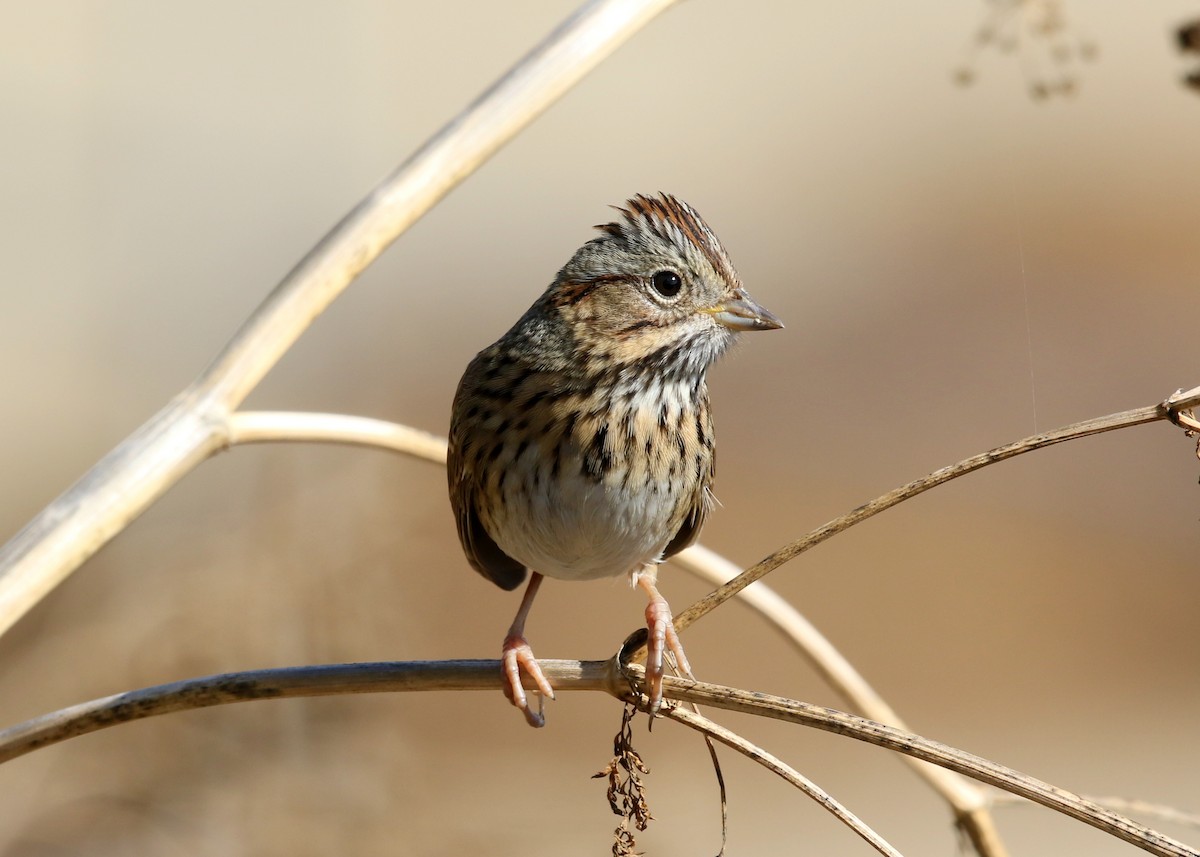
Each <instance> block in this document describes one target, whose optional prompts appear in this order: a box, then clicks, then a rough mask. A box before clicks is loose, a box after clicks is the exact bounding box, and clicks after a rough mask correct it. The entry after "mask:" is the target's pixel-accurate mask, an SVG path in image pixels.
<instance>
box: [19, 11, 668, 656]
mask: <svg viewBox="0 0 1200 857" xmlns="http://www.w3.org/2000/svg"><path fill="white" fill-rule="evenodd" d="M674 2H676V0H589V2H587V3H586V4H584V5H583V6H582V7H581V8H580V9H579V10H578V11H576V12H575V13H574V14H572V15H571V16H570V17H569V18H568V19H567V20H566V21H564V22H563V23H562V24H561V25H560V26H559V27H558V28H557V29H555V30H554V31H553V32H552V33H550V34H549V35H548V36H547V37H546V38H545V39H544V40H543V41H542V42H541V43H540V44H539V45H537V47H535V48H534V49H533V50H532V51H531V52H530V53H529V54H528V55H526V56H525V57H524V58H523V59H522V60H520V61H519V62H518V63H517V64H516V65H515V66H513V68H512V69H511V70H510V71H509V72H508V73H507V74H505V75H504V76H503V77H501V78H500V79H499V80H498V81H496V82H495V83H494V84H493V85H492V86H491V87H490V88H489V89H488V90H487V91H486V92H484V93H483V94H482V95H481V96H480V97H479V98H478V99H477V100H476V101H475V102H474V103H472V104H471V105H469V106H468V107H467V108H466V109H465V110H464V111H463V112H462V113H460V114H459V115H458V116H456V117H455V118H454V119H452V120H451V121H450V122H449V123H448V124H447V125H446V126H445V127H444V128H443V129H442V130H441V131H439V132H438V133H437V134H435V135H434V136H433V137H432V138H431V139H430V140H429V141H428V142H427V143H426V144H425V145H424V146H422V147H421V148H420V149H419V150H418V151H417V152H416V153H415V154H413V155H412V156H411V157H410V158H409V159H408V160H407V161H405V162H404V163H403V164H402V165H401V166H400V167H399V168H398V169H397V170H396V171H395V172H394V173H392V175H390V176H388V177H387V178H386V179H385V180H384V181H383V182H382V183H381V184H380V185H379V186H378V187H377V188H375V190H373V191H372V192H371V193H370V194H369V195H368V196H367V197H366V198H365V199H363V201H362V202H360V203H359V204H358V205H357V206H356V207H355V208H354V209H353V210H352V211H351V212H350V213H349V214H348V215H346V217H345V218H343V219H342V221H341V222H340V223H338V224H337V226H335V227H334V228H333V230H332V231H330V232H329V234H328V235H326V236H325V237H324V238H323V239H321V241H320V242H319V243H318V244H317V245H316V247H314V248H313V249H312V250H311V251H310V252H309V253H308V255H307V256H305V257H304V259H303V260H301V262H300V263H299V264H298V265H297V266H296V267H295V268H293V269H292V271H291V272H290V273H289V274H288V275H287V276H286V277H285V278H284V279H283V281H282V282H281V283H280V284H279V285H278V286H276V287H275V289H274V290H273V291H272V292H271V293H270V294H269V295H268V296H267V298H266V299H265V300H264V301H263V303H262V304H261V305H260V306H259V308H258V309H257V310H256V311H255V312H254V314H253V315H251V316H250V318H249V319H248V320H247V321H246V323H245V324H244V325H243V326H242V328H241V329H240V330H239V331H238V332H237V333H236V334H235V335H234V337H233V339H232V340H230V342H229V344H228V345H227V346H226V347H225V349H224V350H223V351H222V352H221V353H220V354H219V355H218V356H217V358H216V360H214V361H213V363H212V364H211V365H210V366H209V367H208V369H207V370H205V372H204V373H203V374H202V375H201V376H200V377H199V378H198V379H197V380H196V381H195V382H193V383H192V384H191V386H189V387H188V388H187V389H186V390H185V391H184V392H183V393H181V394H180V395H179V396H177V397H176V398H175V399H174V400H172V401H171V402H170V403H169V404H168V405H167V406H166V407H165V408H163V410H162V411H160V412H159V413H158V414H156V415H155V416H153V417H152V418H151V419H150V420H149V421H148V422H147V423H146V424H145V425H143V426H142V427H141V428H140V429H138V430H137V431H136V432H135V433H134V434H132V435H130V436H129V437H128V438H126V439H125V440H124V441H123V442H122V443H121V444H120V445H118V446H117V447H116V448H115V449H113V450H112V451H111V452H109V453H108V454H107V455H105V456H104V458H102V459H101V460H100V461H99V462H98V463H97V464H96V465H94V466H93V467H92V469H91V470H89V471H88V472H87V473H86V474H84V476H83V477H82V478H81V479H80V480H79V481H78V482H76V483H75V484H74V485H73V486H72V487H70V488H69V489H67V491H66V492H65V493H64V494H62V496H60V497H59V498H58V499H56V500H55V501H54V502H52V503H51V504H50V505H49V506H47V507H46V508H45V509H44V510H43V511H42V512H41V513H40V514H39V515H38V516H37V517H36V518H34V519H33V520H32V521H31V522H30V523H29V524H27V525H26V526H25V528H24V529H22V530H21V531H20V532H19V533H17V534H16V535H15V536H14V537H13V538H12V539H11V540H10V541H9V542H8V544H6V545H5V546H4V547H3V548H0V633H3V632H4V631H6V630H8V629H9V628H10V627H12V625H13V624H14V623H15V622H16V621H17V620H18V619H20V618H21V617H22V616H23V615H25V613H26V612H28V610H29V609H30V608H31V607H33V605H35V604H37V603H38V602H39V601H40V600H41V599H42V598H43V597H45V596H46V595H47V594H48V593H49V592H50V591H51V590H53V589H54V587H56V586H57V585H58V584H59V583H61V582H62V581H63V580H65V579H66V578H67V577H68V576H69V575H70V574H71V572H73V571H74V570H75V569H76V568H78V567H79V566H80V565H81V564H82V563H83V562H84V561H85V560H87V559H88V557H90V556H91V555H92V554H94V553H95V552H96V551H97V550H99V549H100V548H101V547H102V546H103V545H104V544H105V543H106V542H108V540H109V539H111V538H112V537H113V536H115V535H116V534H117V533H119V532H120V531H121V530H123V529H124V528H125V527H126V526H128V525H129V523H130V522H131V521H132V520H133V519H134V518H136V517H137V516H138V515H139V514H141V513H142V512H143V511H145V510H146V509H147V508H148V507H149V506H150V505H151V504H152V503H154V501H155V500H157V499H158V498H159V497H160V496H162V494H163V493H165V492H166V490H167V489H168V488H170V487H171V486H172V485H174V484H175V483H176V482H178V481H179V480H180V479H182V478H183V477H184V476H185V475H186V474H187V473H189V472H190V471H191V470H192V469H194V468H195V467H196V466H197V465H199V464H200V463H201V462H202V461H204V460H205V459H206V458H208V457H209V456H210V455H212V454H213V453H215V452H217V451H218V450H220V449H221V448H222V447H223V446H224V445H225V443H226V423H227V420H228V418H229V415H230V414H231V413H232V412H233V411H234V410H236V408H237V407H238V406H239V405H240V404H241V403H242V401H244V399H245V398H246V396H247V395H248V394H249V393H250V391H251V390H253V389H254V387H255V386H256V385H257V384H258V382H259V381H261V380H262V378H263V376H264V375H265V374H266V373H267V372H268V371H269V370H270V369H271V367H272V366H274V365H275V363H276V362H277V361H278V360H279V358H280V357H281V356H282V355H283V354H284V353H285V352H286V351H287V349H288V348H290V347H291V346H292V344H293V343H294V342H295V341H296V339H297V338H299V336H300V335H301V334H302V333H303V332H304V331H305V330H306V329H307V328H308V326H309V325H310V324H311V323H312V321H313V320H314V319H315V318H316V317H317V316H318V315H320V314H321V313H322V312H323V311H324V310H325V309H326V307H328V306H329V304H330V303H331V302H332V301H333V300H334V299H335V298H336V297H337V296H338V295H340V294H341V293H342V291H344V290H345V289H346V287H347V286H348V285H349V284H350V283H351V281H353V280H354V278H355V277H356V276H358V274H359V273H361V272H362V270H363V269H364V268H366V267H367V266H368V265H369V264H370V263H371V262H372V261H374V260H375V259H376V258H377V257H378V256H379V254H380V253H382V252H383V251H384V249H386V248H387V247H388V245H390V244H391V243H392V242H393V241H394V240H396V238H398V237H399V236H400V235H401V234H402V233H403V232H404V231H405V230H406V229H408V227H409V226H411V225H412V224H413V223H414V222H415V221H416V220H417V219H418V218H420V217H421V216H422V215H424V214H425V212H427V211H428V210H429V209H430V208H432V207H433V206H434V205H435V204H436V203H437V202H438V201H439V200H440V199H441V198H442V197H443V196H445V195H446V194H447V193H448V192H449V191H450V190H451V189H452V188H454V187H455V186H456V185H458V184H459V183H460V182H461V181H462V180H463V179H465V178H466V177H467V176H469V175H470V174H471V173H472V172H474V171H475V169H476V168H478V167H479V165H480V164H482V163H483V162H485V161H486V160H487V159H488V158H489V157H491V156H492V155H493V154H494V153H495V152H496V151H497V150H498V149H499V148H500V147H501V146H503V145H504V144H505V143H507V142H508V141H509V140H510V139H512V138H513V137H514V136H515V135H516V134H517V133H518V132H519V131H521V129H523V128H524V127H526V126H527V125H528V124H529V123H530V122H531V121H533V119H534V118H536V117H537V116H538V115H540V114H541V113H542V112H543V111H544V110H545V109H546V108H547V107H549V106H550V105H551V104H552V103H554V102H555V101H556V100H557V99H558V98H559V97H560V96H561V95H562V94H563V93H564V92H566V91H567V90H568V89H570V88H571V87H572V86H573V85H574V84H576V83H577V82H578V81H579V80H580V79H581V78H582V77H583V76H584V75H585V74H587V72H589V71H590V70H591V69H592V68H594V67H595V66H596V65H597V64H598V63H599V62H601V61H602V60H603V59H604V58H605V57H607V56H608V55H609V54H610V53H611V52H612V51H614V50H615V49H616V48H617V47H618V46H620V45H621V44H622V43H623V42H625V41H626V40H627V39H628V38H629V37H630V36H632V35H633V34H634V33H636V32H637V31H638V30H639V29H641V28H642V27H643V26H645V25H646V24H647V23H648V22H649V21H650V20H651V19H652V18H654V17H655V16H656V15H658V14H659V13H660V12H662V11H663V10H665V9H667V8H668V7H669V6H671V5H672V4H673V3H674Z"/></svg>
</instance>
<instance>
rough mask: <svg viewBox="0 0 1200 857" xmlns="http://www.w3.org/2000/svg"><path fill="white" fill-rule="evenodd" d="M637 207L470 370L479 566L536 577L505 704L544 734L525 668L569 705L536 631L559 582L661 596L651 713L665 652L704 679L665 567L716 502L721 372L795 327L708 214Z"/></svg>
mask: <svg viewBox="0 0 1200 857" xmlns="http://www.w3.org/2000/svg"><path fill="white" fill-rule="evenodd" d="M626 205H627V206H628V207H627V208H624V209H618V211H620V212H621V215H622V216H621V219H619V220H618V221H617V222H615V223H609V224H607V225H605V226H601V227H598V228H599V229H600V231H601V233H602V234H601V235H600V237H598V238H594V239H592V240H591V241H589V242H588V243H586V244H584V245H583V246H582V247H580V248H579V250H578V251H576V253H575V255H574V256H573V257H571V261H569V262H567V264H566V266H564V267H563V269H562V270H561V271H559V272H558V276H557V277H555V278H554V282H553V283H551V284H550V287H549V288H548V289H546V291H545V293H544V294H543V295H542V296H541V297H540V298H538V299H537V301H536V302H535V303H534V304H533V306H531V307H530V308H529V310H528V311H527V312H526V313H525V314H524V315H523V316H521V318H520V320H519V321H518V322H517V323H516V324H515V325H514V326H513V328H512V329H511V330H509V331H508V333H506V334H504V336H503V337H501V339H500V340H499V341H498V342H496V343H495V344H494V345H491V346H490V347H488V348H485V349H484V350H483V351H481V352H480V353H479V354H478V355H477V356H476V357H475V359H474V360H472V361H471V365H470V366H468V367H467V371H466V372H465V373H464V375H463V377H462V381H461V382H460V383H459V385H458V393H457V394H456V395H455V397H454V412H453V416H452V418H451V424H450V459H449V471H448V473H449V483H450V502H451V504H452V505H453V507H454V512H455V516H456V517H457V521H458V536H459V538H460V539H461V540H462V545H463V550H464V551H466V554H467V560H468V561H469V562H470V563H471V565H472V566H473V567H474V568H475V570H476V571H478V572H479V573H480V574H482V575H483V576H484V577H486V578H488V579H489V580H491V581H492V582H493V583H495V584H497V585H498V586H501V587H503V588H504V589H515V588H516V587H517V586H518V585H520V583H521V582H522V581H523V580H524V579H525V571H526V569H530V570H532V571H533V576H532V577H531V579H530V581H529V586H528V588H527V589H526V591H525V597H524V598H523V599H522V601H521V607H520V609H519V610H518V611H517V616H516V619H514V620H513V624H512V628H510V629H509V632H508V637H507V638H506V639H505V640H504V648H503V654H504V671H505V674H506V676H507V680H508V687H507V688H506V693H507V695H508V697H509V699H510V700H511V701H512V703H513V704H514V705H516V706H517V707H519V708H520V709H521V710H522V711H524V712H525V717H526V719H527V720H528V721H529V723H530V724H531V725H533V726H540V725H542V723H543V720H542V717H541V714H540V712H539V713H535V712H534V711H532V710H531V709H530V707H529V705H528V702H527V701H526V697H525V691H524V690H523V689H522V687H521V673H520V671H521V669H522V668H523V669H525V671H526V672H528V673H529V675H530V677H531V678H532V679H533V681H534V683H535V684H536V685H537V686H538V688H539V689H540V691H541V692H542V693H543V694H544V695H546V696H549V697H551V698H553V696H554V692H553V690H552V689H551V687H550V684H549V682H548V681H547V680H546V678H545V676H544V675H543V674H542V670H541V668H540V667H539V666H538V663H537V661H536V660H535V659H534V657H533V651H532V650H531V649H530V647H529V643H528V642H527V641H526V640H525V637H524V628H525V619H526V617H527V615H528V614H529V608H530V606H531V605H532V603H533V598H534V595H535V594H536V593H537V589H538V586H539V585H540V584H541V582H542V575H549V576H551V577H559V578H564V579H567V580H590V579H592V578H597V577H609V576H613V575H618V574H628V575H629V576H630V581H631V582H632V583H633V584H634V585H637V586H640V587H641V588H642V589H644V590H645V591H646V593H647V595H648V596H649V598H650V603H649V606H647V608H646V622H647V626H648V628H649V632H650V633H649V641H648V644H647V648H648V651H647V657H646V676H647V683H648V684H649V696H650V700H651V709H652V710H657V709H658V707H659V705H660V704H661V701H662V677H663V654H664V651H665V650H666V649H670V650H671V652H672V653H673V654H674V655H675V656H676V658H677V664H678V667H679V669H680V670H681V671H682V672H683V673H684V674H685V675H690V674H691V670H690V667H689V666H688V662H687V658H686V657H685V656H684V653H683V648H682V647H681V646H680V644H679V638H678V637H677V636H676V634H675V627H674V625H673V624H672V621H671V610H670V608H669V607H668V606H667V602H666V600H665V599H664V598H663V597H662V595H660V594H659V592H658V589H657V587H656V585H655V578H656V574H655V572H656V568H657V565H658V563H660V562H662V560H664V559H665V558H667V557H669V556H672V555H673V554H676V553H678V552H679V551H681V550H683V549H684V548H685V547H687V546H688V545H690V544H691V543H692V542H693V541H695V539H696V537H697V535H698V534H699V532H700V527H701V526H702V525H703V524H704V519H705V516H706V515H707V514H708V510H709V508H710V507H711V506H712V504H713V499H712V495H711V492H710V487H709V486H710V485H711V483H712V478H713V454H714V440H713V426H712V416H711V414H710V411H709V406H708V387H707V386H706V384H705V381H704V375H705V372H706V371H707V369H708V367H709V365H710V364H712V363H713V361H715V360H716V359H717V358H718V357H720V356H721V354H722V353H723V352H724V351H725V350H726V349H727V348H728V347H729V346H730V344H732V342H733V339H734V334H735V333H736V332H738V331H744V330H771V329H773V328H778V327H782V326H783V325H782V323H781V322H780V321H779V319H777V318H776V317H775V316H774V315H772V314H771V313H770V312H768V311H767V310H765V309H763V308H762V307H760V306H759V305H758V304H756V303H755V302H754V301H753V300H752V299H751V298H750V296H749V295H748V294H747V293H746V290H745V289H744V288H742V284H741V281H740V280H739V279H738V275H737V273H736V272H735V271H734V270H733V265H732V264H731V263H730V261H729V256H728V255H727V254H726V252H725V248H724V247H722V246H721V243H720V241H718V240H717V237H716V236H715V235H714V234H713V233H712V231H711V230H710V229H709V228H708V226H707V225H706V224H705V223H704V221H703V220H701V219H700V215H699V214H697V213H696V211H695V209H693V208H692V207H691V206H689V205H687V204H686V203H684V202H681V201H680V200H677V199H675V198H674V197H672V196H668V195H667V194H661V195H659V196H658V197H645V196H637V197H634V198H633V199H631V200H629V202H628V203H626Z"/></svg>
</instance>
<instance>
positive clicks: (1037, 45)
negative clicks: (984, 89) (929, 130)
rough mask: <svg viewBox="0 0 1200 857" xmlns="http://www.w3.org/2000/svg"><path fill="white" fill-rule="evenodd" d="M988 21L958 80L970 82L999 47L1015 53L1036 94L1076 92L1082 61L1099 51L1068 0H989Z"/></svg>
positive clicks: (956, 73) (974, 41) (1030, 89)
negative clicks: (1070, 14)
mask: <svg viewBox="0 0 1200 857" xmlns="http://www.w3.org/2000/svg"><path fill="white" fill-rule="evenodd" d="M985 4H986V7H987V8H986V11H985V12H984V18H983V23H982V24H981V25H980V26H979V29H978V30H976V32H975V35H974V37H973V38H972V40H971V43H970V46H969V47H968V49H967V57H966V59H965V60H964V62H963V63H962V65H960V66H959V67H958V68H957V69H955V71H954V81H955V82H956V83H958V84H959V85H960V86H968V85H970V84H972V83H974V82H975V79H976V78H977V77H978V72H977V68H978V64H979V57H980V55H981V54H982V53H983V52H985V51H987V50H995V51H996V52H997V53H1000V54H1004V55H1015V56H1016V57H1017V59H1018V61H1019V62H1020V65H1021V72H1022V74H1023V75H1024V78H1025V86H1026V88H1027V90H1028V92H1029V95H1030V97H1031V98H1033V99H1034V100H1036V101H1044V100H1046V99H1049V98H1054V97H1065V96H1071V95H1074V94H1075V93H1076V92H1077V91H1078V89H1079V76H1078V70H1079V67H1080V66H1081V65H1082V64H1083V63H1085V62H1091V61H1093V60H1094V59H1095V58H1096V56H1097V55H1098V53H1099V51H1098V49H1097V47H1096V44H1095V42H1092V41H1091V40H1090V39H1087V38H1084V37H1083V36H1081V35H1079V33H1078V32H1077V31H1076V30H1075V29H1074V28H1073V27H1072V26H1071V25H1070V24H1069V23H1068V22H1067V15H1066V12H1065V9H1064V7H1065V5H1066V4H1065V2H1064V0H985Z"/></svg>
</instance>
